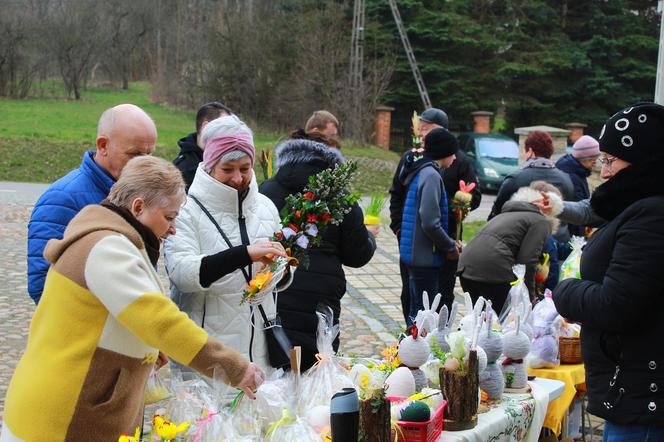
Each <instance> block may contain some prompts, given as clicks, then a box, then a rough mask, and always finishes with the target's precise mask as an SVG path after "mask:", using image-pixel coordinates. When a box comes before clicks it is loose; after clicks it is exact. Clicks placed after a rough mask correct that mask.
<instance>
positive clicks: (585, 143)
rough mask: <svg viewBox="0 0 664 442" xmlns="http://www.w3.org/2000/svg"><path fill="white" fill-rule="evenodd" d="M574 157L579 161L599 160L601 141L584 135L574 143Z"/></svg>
mask: <svg viewBox="0 0 664 442" xmlns="http://www.w3.org/2000/svg"><path fill="white" fill-rule="evenodd" d="M572 156H573V157H574V158H576V159H577V160H585V159H590V158H597V157H598V156H599V141H597V140H596V139H594V138H593V137H591V136H589V135H584V136H582V137H581V138H579V139H578V140H576V142H575V143H574V146H573V147H572Z"/></svg>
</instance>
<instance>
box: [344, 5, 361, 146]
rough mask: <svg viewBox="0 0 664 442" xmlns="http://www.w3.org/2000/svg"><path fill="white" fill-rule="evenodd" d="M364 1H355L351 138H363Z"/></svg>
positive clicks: (351, 71)
mask: <svg viewBox="0 0 664 442" xmlns="http://www.w3.org/2000/svg"><path fill="white" fill-rule="evenodd" d="M363 71H364V0H355V5H354V7H353V33H352V35H351V45H350V73H349V75H350V77H349V85H350V93H351V96H350V104H351V106H350V115H349V116H350V118H349V121H348V122H347V123H348V124H347V127H348V132H349V133H348V135H350V138H354V139H361V138H362V128H363V127H364V125H363V124H362V118H363V115H364V113H363V109H362V107H363V106H362V105H363V98H364V79H363Z"/></svg>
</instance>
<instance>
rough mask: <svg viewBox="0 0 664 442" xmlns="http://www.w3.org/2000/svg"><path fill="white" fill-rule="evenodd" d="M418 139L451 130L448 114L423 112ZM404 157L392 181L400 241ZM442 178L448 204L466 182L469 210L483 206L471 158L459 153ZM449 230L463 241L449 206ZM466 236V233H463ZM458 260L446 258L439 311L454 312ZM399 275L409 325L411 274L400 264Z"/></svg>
mask: <svg viewBox="0 0 664 442" xmlns="http://www.w3.org/2000/svg"><path fill="white" fill-rule="evenodd" d="M419 120H420V122H419V128H418V129H419V135H420V137H421V138H422V139H424V137H426V136H427V134H428V133H429V132H430V131H432V130H433V129H436V128H440V127H442V128H445V129H447V128H448V126H449V120H448V117H447V114H446V113H445V112H444V111H442V110H440V109H437V108H433V107H432V108H429V109H427V110H425V111H424V112H422V114H421V115H420V117H419ZM405 157H406V156H405V155H404V156H403V157H402V158H401V161H399V165H398V166H397V168H396V170H395V172H394V177H393V178H392V187H390V230H392V232H394V234H395V235H396V237H397V240H400V237H401V220H402V217H403V205H404V201H405V200H406V193H407V191H408V188H407V187H406V186H404V185H403V183H401V181H400V180H399V176H400V173H401V170H402V169H403V166H404V159H405ZM440 174H441V175H442V176H443V184H444V186H445V193H446V194H447V197H448V201H449V200H450V199H451V198H453V197H454V194H455V193H456V192H457V191H458V190H459V180H464V181H465V182H466V184H470V183H475V188H474V189H473V190H472V195H473V199H472V201H471V203H470V210H475V209H477V208H478V207H479V206H480V202H481V201H482V193H481V192H480V183H479V180H478V179H477V175H476V174H475V168H474V167H473V163H472V162H471V161H470V159H469V158H468V156H467V155H466V154H465V153H463V152H462V151H461V150H457V153H456V159H455V160H454V162H453V163H452V165H451V166H450V167H449V168H447V169H445V170H444V171H443V169H440ZM447 220H448V228H447V233H448V235H449V236H450V237H451V238H453V239H458V240H461V239H463V238H457V237H456V220H455V218H454V211H453V209H452V208H451V207H449V206H448V217H447ZM461 236H463V231H462V232H461ZM457 264H458V260H450V259H447V258H445V263H444V265H443V267H442V269H441V271H440V275H439V281H438V287H439V289H440V292H441V295H442V296H443V302H442V303H441V305H440V307H439V308H442V306H443V303H444V304H445V305H447V308H448V309H451V308H452V302H454V284H455V283H456V272H457ZM399 273H400V274H401V308H402V311H403V315H404V321H406V322H408V312H409V311H410V290H409V288H408V287H409V277H408V270H407V268H406V266H405V265H404V264H403V263H399Z"/></svg>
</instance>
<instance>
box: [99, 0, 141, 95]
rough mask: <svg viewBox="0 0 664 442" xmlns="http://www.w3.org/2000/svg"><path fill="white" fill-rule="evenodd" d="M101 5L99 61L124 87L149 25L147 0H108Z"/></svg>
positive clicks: (126, 86) (125, 87)
mask: <svg viewBox="0 0 664 442" xmlns="http://www.w3.org/2000/svg"><path fill="white" fill-rule="evenodd" d="M101 6H102V13H103V16H104V39H105V41H103V42H102V45H103V46H102V53H103V54H104V57H103V62H102V64H103V67H104V69H105V70H106V71H107V72H108V73H109V76H110V78H111V79H113V80H119V81H120V82H121V83H122V89H124V90H127V89H128V88H129V79H130V78H131V73H132V68H133V67H134V64H135V63H136V61H137V59H138V54H139V52H141V51H142V43H143V39H144V37H145V36H146V35H147V33H148V32H149V30H150V28H151V25H152V23H151V16H150V10H149V7H148V2H146V1H145V0H134V1H132V2H127V1H124V0H107V1H105V2H103V3H102V5H101Z"/></svg>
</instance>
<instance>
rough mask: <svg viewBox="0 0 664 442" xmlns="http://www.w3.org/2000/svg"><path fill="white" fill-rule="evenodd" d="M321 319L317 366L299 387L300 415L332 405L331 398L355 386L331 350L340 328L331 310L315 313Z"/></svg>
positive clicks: (307, 373)
mask: <svg viewBox="0 0 664 442" xmlns="http://www.w3.org/2000/svg"><path fill="white" fill-rule="evenodd" d="M316 314H317V315H318V333H317V336H316V347H317V348H318V358H319V360H318V362H316V364H314V366H313V367H311V368H310V369H309V370H308V371H307V372H306V373H305V374H304V375H303V376H302V379H301V383H300V385H299V387H298V397H299V406H298V412H299V413H300V414H303V413H304V412H306V411H307V410H308V409H310V408H313V407H315V406H317V405H328V406H329V405H330V399H332V396H333V395H334V394H335V393H336V392H338V391H341V389H343V388H346V387H353V383H352V381H351V379H350V377H349V376H348V373H347V372H346V370H344V368H343V366H342V365H341V362H340V361H339V360H338V359H337V358H336V357H335V356H334V348H333V346H332V344H333V342H334V339H335V338H336V337H337V335H338V334H339V325H338V324H337V325H334V316H333V314H332V309H327V311H325V312H316Z"/></svg>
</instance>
